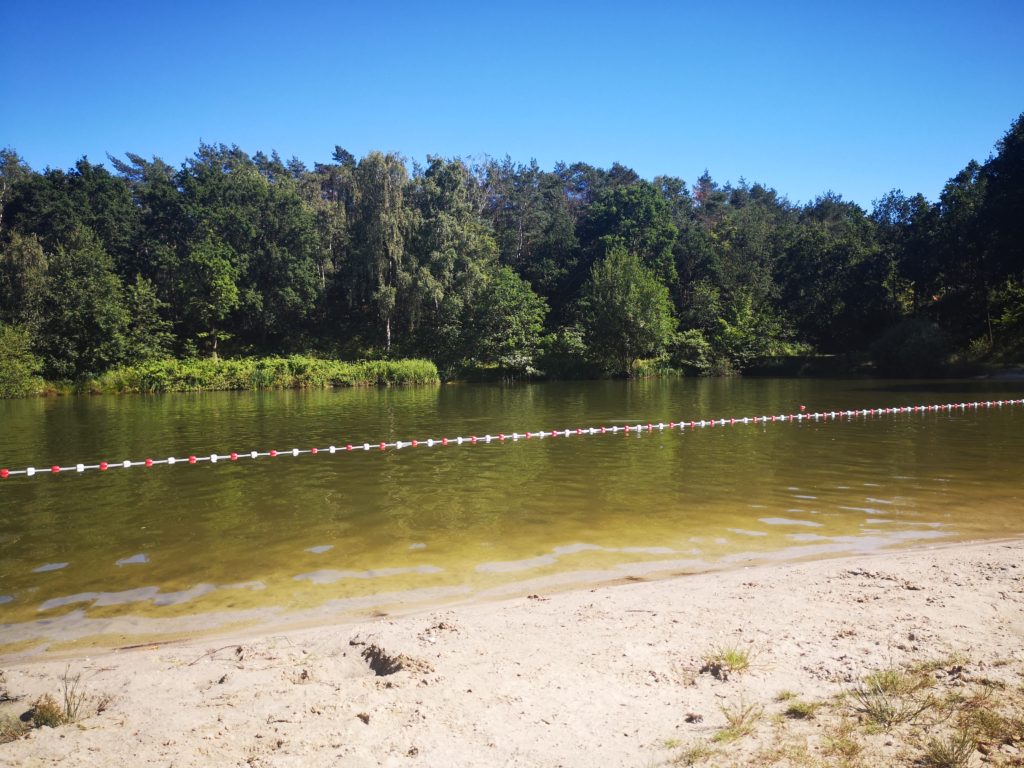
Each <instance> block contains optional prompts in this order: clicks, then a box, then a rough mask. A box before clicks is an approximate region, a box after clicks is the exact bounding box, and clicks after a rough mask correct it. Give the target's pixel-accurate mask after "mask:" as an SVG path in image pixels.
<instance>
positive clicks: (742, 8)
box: [0, 0, 1024, 208]
mask: <svg viewBox="0 0 1024 768" xmlns="http://www.w3.org/2000/svg"><path fill="white" fill-rule="evenodd" d="M2 15H3V27H4V39H3V43H2V44H0V72H2V73H3V78H4V99H3V104H2V106H0V146H6V147H9V148H11V149H14V150H15V151H16V152H18V154H19V155H21V157H22V158H23V159H24V160H25V161H26V162H28V163H29V165H31V166H32V167H33V168H35V169H37V170H42V169H44V168H46V167H52V168H69V167H71V166H72V165H73V164H74V163H75V161H76V160H77V159H78V158H80V157H82V156H83V155H84V156H88V158H89V159H90V160H91V161H93V162H107V160H106V157H107V154H108V153H109V154H111V155H114V156H123V155H124V153H125V152H133V153H136V154H140V155H143V156H145V157H152V156H156V157H160V158H162V159H163V160H165V161H167V162H168V163H170V164H172V165H180V164H181V163H182V162H183V161H184V160H185V159H186V158H188V157H190V156H191V155H192V154H193V153H194V152H195V151H196V149H197V147H198V146H199V143H200V142H201V141H203V142H207V143H225V144H229V145H230V144H237V145H238V146H239V147H241V148H242V149H243V150H245V151H247V152H249V153H255V152H256V151H258V150H263V151H265V152H268V153H269V152H270V151H271V150H274V149H276V150H277V151H278V152H279V153H280V154H281V156H282V157H283V158H285V159H287V158H290V157H292V156H296V157H298V158H299V159H300V160H302V161H304V162H305V163H306V164H307V165H309V166H312V165H313V164H314V163H317V162H328V161H330V158H331V155H332V153H333V151H334V147H335V145H340V146H342V147H344V148H345V149H347V150H348V151H350V152H351V153H352V154H354V155H355V156H356V157H361V156H363V155H365V154H366V153H367V152H369V151H371V150H375V149H377V150H382V151H394V152H398V153H400V154H402V155H404V156H405V157H407V158H408V159H409V160H410V161H419V162H421V163H422V162H423V161H425V159H426V157H427V155H428V154H429V155H442V156H445V157H456V156H458V157H462V158H464V159H467V160H477V159H482V158H483V157H485V156H491V157H497V158H501V157H504V156H505V155H509V156H510V157H511V158H512V159H513V160H514V161H517V162H523V163H526V162H529V161H530V160H531V159H536V160H537V162H538V163H539V164H540V166H541V167H542V168H545V169H550V168H552V167H553V166H554V164H555V163H557V162H559V161H563V162H566V163H572V162H576V161H583V162H586V163H590V164H592V165H596V166H600V167H608V166H610V165H611V164H612V163H613V162H619V163H622V164H623V165H626V166H629V167H631V168H633V169H634V170H636V171H637V173H639V174H640V175H641V176H642V177H644V178H648V179H651V178H653V177H654V176H657V175H671V176H678V177H681V178H683V179H685V180H686V181H687V182H688V183H690V184H692V183H693V182H694V181H696V179H697V177H698V176H700V175H701V173H703V172H704V170H705V169H706V170H708V171H709V172H710V173H711V175H712V177H713V178H714V179H715V180H716V181H718V182H720V183H725V182H727V181H731V182H734V183H735V182H738V181H739V180H740V179H745V180H746V181H748V182H750V183H754V182H760V183H762V184H765V185H767V186H770V187H774V188H775V189H776V190H778V191H779V192H780V193H781V194H783V195H785V196H787V197H788V198H789V199H790V200H791V201H792V202H794V203H797V202H807V201H810V200H813V199H814V198H815V197H817V196H818V195H820V194H823V193H825V192H828V191H832V192H835V193H838V194H840V195H842V196H843V197H844V198H845V199H849V200H853V201H855V202H857V203H859V204H860V205H862V206H864V207H865V208H870V206H871V204H872V201H874V200H876V199H878V198H880V197H882V196H883V195H884V194H885V193H886V192H888V191H889V190H891V189H901V190H903V191H904V192H905V193H908V194H914V193H917V192H920V193H923V194H924V195H925V196H926V197H928V198H929V199H932V200H934V199H936V198H937V196H938V194H939V192H940V191H941V189H942V186H943V184H944V183H945V182H946V180H947V179H949V178H950V177H951V176H953V175H954V174H955V173H956V172H957V171H959V170H960V169H961V168H963V166H964V165H966V164H967V162H968V161H970V160H971V159H977V160H979V161H983V160H984V159H985V158H986V157H988V155H989V154H990V153H991V152H992V151H993V148H994V145H995V143H996V142H997V141H998V140H999V138H1000V137H1001V136H1002V135H1003V134H1004V133H1005V132H1006V131H1007V129H1008V128H1009V127H1010V124H1011V123H1012V122H1013V121H1014V120H1015V119H1016V118H1017V117H1018V115H1020V114H1021V113H1022V112H1024V2H1020V0H1001V1H998V2H997V1H994V0H970V1H967V0H958V1H957V2H945V1H944V0H932V1H931V2H916V0H909V1H903V0H888V1H887V2H873V1H872V2H866V1H862V2H845V3H838V2H836V3H833V2H821V0H816V1H815V2H787V1H786V0H777V1H775V2H764V1H763V0H762V1H760V2H745V1H744V0H736V1H734V2H730V3H726V2H718V3H715V2H711V3H709V2H707V1H706V0H704V1H702V2H689V0H680V1H678V2H643V1H642V0H635V1H634V2H621V1H620V2H608V3H605V2H601V1H600V0H595V1H592V2H557V0H546V1H545V2H533V1H532V0H521V1H519V2H495V3H488V2H472V3H471V2H443V1H442V0H438V1H437V2H407V3H401V2H394V1H393V0H376V1H375V2H373V3H352V2H343V1H340V0H339V1H336V2H327V1H326V0H323V1H321V2H314V1H311V0H291V1H290V2H287V3H281V2H276V3H271V2H260V0H248V2H234V1H231V0H224V1H222V2H218V0H207V1H206V2H192V1H191V0H182V1H179V2H173V3H171V2H166V3H148V2H144V1H138V0H137V1H136V2H133V3H126V2H105V1H104V0H93V1H91V2H88V3H83V2H78V1H76V2H65V1H60V0H57V1H54V2H39V0H31V1H26V0H4V11H3V14H2Z"/></svg>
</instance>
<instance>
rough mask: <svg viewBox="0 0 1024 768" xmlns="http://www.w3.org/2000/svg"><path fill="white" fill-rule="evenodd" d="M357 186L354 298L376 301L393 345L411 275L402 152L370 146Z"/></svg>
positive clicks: (388, 344)
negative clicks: (397, 152) (395, 328)
mask: <svg viewBox="0 0 1024 768" xmlns="http://www.w3.org/2000/svg"><path fill="white" fill-rule="evenodd" d="M356 179H357V184H358V186H359V205H358V220H357V223H356V238H357V242H358V247H357V255H356V259H357V267H356V270H357V281H356V283H355V285H354V290H355V292H356V296H355V303H356V304H368V305H370V306H372V307H373V310H374V313H375V314H376V317H377V320H378V321H379V323H380V330H381V331H382V334H383V340H384V349H385V350H386V351H387V352H390V351H391V341H392V330H393V324H394V320H395V316H396V314H398V313H399V312H400V311H401V310H402V309H404V303H405V300H406V298H407V296H408V291H409V287H410V286H411V284H412V276H411V274H410V273H411V270H410V265H409V260H408V256H407V254H406V247H405V245H406V238H407V237H408V234H409V215H408V212H407V210H406V208H405V190H406V185H407V184H408V182H409V175H408V173H407V172H406V170H405V165H404V164H403V163H402V159H401V158H400V157H399V156H398V155H393V154H387V155H385V154H382V153H380V152H371V153H370V154H368V155H367V156H366V157H364V158H363V159H362V160H361V161H360V162H359V165H358V166H357V168H356Z"/></svg>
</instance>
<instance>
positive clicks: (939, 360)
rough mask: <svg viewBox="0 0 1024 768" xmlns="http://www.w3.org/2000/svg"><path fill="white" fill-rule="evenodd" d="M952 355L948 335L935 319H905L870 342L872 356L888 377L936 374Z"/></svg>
mask: <svg viewBox="0 0 1024 768" xmlns="http://www.w3.org/2000/svg"><path fill="white" fill-rule="evenodd" d="M948 355H949V350H948V344H947V341H946V337H945V334H944V333H943V332H942V330H941V329H940V328H939V326H938V325H936V324H935V323H933V322H930V321H928V320H924V319H921V318H914V319H911V320H904V321H903V322H902V323H899V324H898V325H895V326H893V327H892V328H890V329H888V330H887V331H886V332H885V333H883V334H882V336H881V337H880V338H879V339H878V340H877V341H876V342H875V343H874V344H872V345H871V357H872V359H873V360H874V362H875V366H876V367H877V368H878V371H879V373H881V374H883V375H885V376H896V377H899V376H934V375H937V374H939V373H941V372H942V371H943V369H944V368H945V365H946V361H947V358H948Z"/></svg>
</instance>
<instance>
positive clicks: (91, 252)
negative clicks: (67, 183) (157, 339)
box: [37, 227, 128, 379]
mask: <svg viewBox="0 0 1024 768" xmlns="http://www.w3.org/2000/svg"><path fill="white" fill-rule="evenodd" d="M127 327H128V311H127V309H126V307H125V304H124V298H123V295H122V289H121V281H120V280H119V279H118V277H117V275H116V274H115V272H114V261H113V259H112V258H111V257H110V254H108V253H107V252H106V251H105V250H103V247H102V246H101V245H100V242H99V239H98V238H97V237H96V235H94V234H93V233H92V232H91V231H90V230H89V229H86V228H84V227H83V228H79V229H76V230H75V231H74V232H72V234H71V237H70V238H69V240H68V242H67V243H66V244H61V245H59V246H58V247H57V250H56V251H55V252H54V254H53V256H52V257H51V258H50V263H49V269H48V273H47V281H46V297H45V300H44V302H43V321H42V324H41V327H40V331H39V340H38V343H37V348H38V350H39V352H40V353H41V355H42V357H43V363H44V374H45V375H46V376H47V377H48V378H58V379H78V378H81V377H84V376H92V375H96V374H99V373H102V372H103V371H105V370H107V369H108V368H111V367H112V366H115V365H118V364H120V363H122V362H124V360H125V358H126V337H125V331H126V329H127Z"/></svg>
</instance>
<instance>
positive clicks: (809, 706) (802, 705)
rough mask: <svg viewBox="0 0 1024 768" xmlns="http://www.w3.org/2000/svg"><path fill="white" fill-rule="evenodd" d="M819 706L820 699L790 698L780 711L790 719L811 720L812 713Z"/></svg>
mask: <svg viewBox="0 0 1024 768" xmlns="http://www.w3.org/2000/svg"><path fill="white" fill-rule="evenodd" d="M820 708H821V702H820V701H801V700H800V699H792V700H790V702H789V705H788V706H787V707H786V708H785V709H784V710H783V711H782V714H783V715H785V716H786V717H788V718H789V719H790V720H811V719H813V718H814V713H815V712H817V711H818V710H819V709H820Z"/></svg>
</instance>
